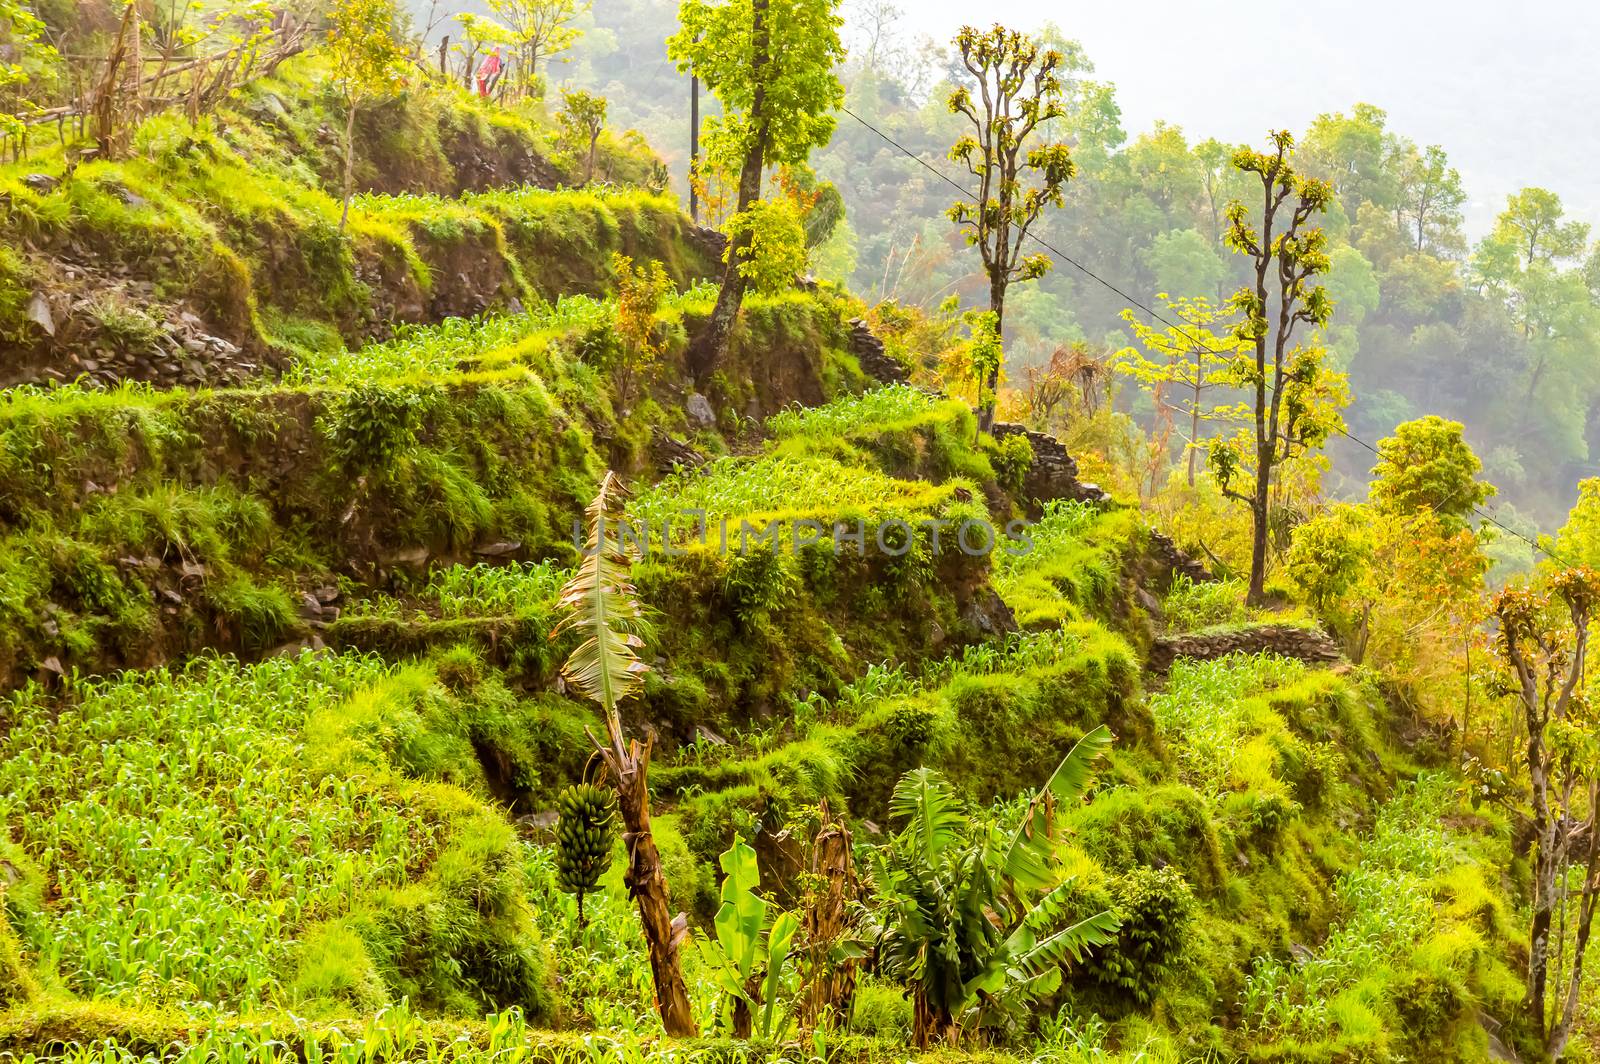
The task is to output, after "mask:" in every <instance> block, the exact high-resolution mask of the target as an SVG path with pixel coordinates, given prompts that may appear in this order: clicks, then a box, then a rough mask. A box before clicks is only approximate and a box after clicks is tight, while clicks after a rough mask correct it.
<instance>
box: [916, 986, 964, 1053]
mask: <svg viewBox="0 0 1600 1064" xmlns="http://www.w3.org/2000/svg"><path fill="white" fill-rule="evenodd" d="M960 1035H961V1028H960V1027H959V1026H957V1024H956V1021H955V1018H954V1017H952V1016H951V1015H949V1014H948V1013H945V1012H941V1011H939V1010H937V1009H935V1008H933V1007H932V1006H931V1005H929V1004H928V999H927V998H926V997H925V996H924V995H922V994H921V993H918V994H916V995H914V997H913V998H912V1023H911V1038H912V1041H914V1042H915V1043H916V1045H917V1048H918V1049H927V1048H929V1047H930V1046H933V1045H949V1046H953V1045H955V1044H956V1041H957V1039H958V1038H959V1037H960Z"/></svg>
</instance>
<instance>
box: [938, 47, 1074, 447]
mask: <svg viewBox="0 0 1600 1064" xmlns="http://www.w3.org/2000/svg"><path fill="white" fill-rule="evenodd" d="M955 43H956V47H957V48H958V49H959V50H960V52H961V65H962V67H963V68H964V69H965V71H966V73H967V75H968V76H969V78H970V83H969V84H958V85H957V86H956V87H955V88H954V89H953V90H952V91H951V93H950V101H949V106H950V110H951V112H952V113H954V114H958V115H962V116H964V117H965V118H966V119H967V121H968V122H969V123H971V125H972V132H970V133H966V134H964V135H963V136H962V137H961V139H960V140H958V141H956V143H955V145H954V146H953V147H951V149H950V158H952V159H954V160H955V161H957V162H960V163H964V164H965V165H966V167H967V170H968V171H969V172H971V174H972V176H973V177H975V178H977V179H978V192H977V198H976V200H975V201H967V200H957V201H956V202H955V204H953V205H952V206H951V207H950V210H949V212H948V213H949V216H950V219H951V220H952V221H953V222H955V223H956V225H957V226H958V227H959V228H960V229H961V231H962V232H963V233H964V234H965V236H966V238H967V243H968V244H970V245H975V246H976V247H977V248H978V253H979V254H980V255H981V256H982V258H983V270H984V274H985V275H986V276H987V278H988V281H989V310H990V312H991V313H992V314H993V315H994V324H995V334H996V336H997V337H1000V338H1002V340H1003V338H1004V336H1005V308H1006V290H1007V289H1008V288H1009V287H1010V286H1011V283H1012V282H1013V281H1028V280H1032V279H1034V278H1037V277H1043V276H1044V275H1045V274H1046V273H1048V272H1049V270H1050V256H1048V255H1046V254H1044V253H1042V252H1040V253H1036V254H1033V255H1024V254H1023V253H1022V244H1023V242H1024V241H1025V240H1026V239H1027V238H1028V232H1029V230H1030V229H1032V228H1033V225H1034V223H1035V222H1037V221H1038V220H1039V217H1040V215H1041V214H1042V213H1043V212H1044V209H1045V207H1047V206H1053V207H1060V206H1061V205H1062V202H1063V199H1062V190H1063V189H1064V188H1065V187H1066V184H1067V182H1068V181H1069V180H1070V179H1071V178H1072V175H1073V174H1074V173H1075V172H1076V167H1075V165H1074V164H1073V162H1072V155H1071V152H1070V151H1069V150H1068V148H1067V146H1066V144H1064V143H1060V142H1044V143H1039V142H1038V138H1036V136H1035V134H1036V133H1037V132H1038V131H1039V127H1040V126H1041V125H1042V124H1044V123H1047V122H1050V121H1052V120H1053V119H1057V118H1061V117H1064V116H1065V115H1066V108H1065V107H1064V105H1063V103H1062V95H1061V78H1060V68H1061V64H1062V56H1061V53H1060V52H1058V51H1056V50H1055V49H1053V48H1048V49H1047V48H1044V47H1042V46H1041V45H1040V44H1039V43H1038V42H1037V41H1035V40H1034V39H1033V38H1032V37H1029V36H1028V35H1027V34H1024V33H1019V32H1018V31H1016V30H1008V29H1006V28H1005V27H1004V26H1000V25H996V26H994V27H993V28H991V29H989V30H987V31H982V32H980V31H979V30H976V29H973V28H972V27H971V26H963V27H962V28H961V32H960V33H958V34H956V40H955ZM974 91H976V92H977V100H976V101H975V100H974V99H973V93H974ZM985 383H986V385H987V388H986V389H985V388H980V389H979V392H980V394H979V407H978V428H979V429H980V430H981V431H988V429H989V427H990V426H991V425H993V424H994V404H995V393H996V389H997V388H998V387H999V384H1000V367H999V366H998V365H996V366H995V367H994V369H993V371H992V372H991V373H990V375H989V379H988V381H987V382H985Z"/></svg>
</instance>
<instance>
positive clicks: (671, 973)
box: [606, 742, 699, 1038]
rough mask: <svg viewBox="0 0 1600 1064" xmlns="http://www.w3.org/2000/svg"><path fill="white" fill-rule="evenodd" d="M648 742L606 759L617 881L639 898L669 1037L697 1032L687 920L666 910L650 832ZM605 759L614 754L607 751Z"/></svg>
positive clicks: (663, 1023) (659, 1005) (667, 900)
mask: <svg viewBox="0 0 1600 1064" xmlns="http://www.w3.org/2000/svg"><path fill="white" fill-rule="evenodd" d="M653 745H654V743H653V742H646V743H645V745H644V746H643V747H641V746H640V745H639V744H638V743H637V742H630V743H629V744H628V749H627V751H626V754H625V755H624V757H623V758H622V759H620V760H621V763H619V764H612V765H611V766H610V767H611V769H612V776H613V778H614V779H615V781H616V788H617V807H618V810H619V811H620V812H621V814H622V824H623V827H624V828H625V829H626V830H625V832H624V834H623V836H622V840H623V843H624V844H625V845H626V846H627V849H628V868H627V871H626V872H625V873H624V875H623V882H624V883H625V884H626V885H627V887H628V893H629V894H631V895H632V896H633V898H634V900H635V901H637V902H638V903H639V923H640V924H641V926H642V927H643V928H644V938H645V944H646V945H647V946H648V947H649V950H650V974H651V976H652V977H653V978H654V980H655V987H656V1008H657V1009H658V1010H659V1011H660V1013H661V1026H662V1027H663V1028H664V1029H665V1030H666V1032H667V1034H669V1035H671V1036H673V1037H675V1038H693V1037H695V1036H696V1035H697V1034H699V1029H698V1028H697V1027H696V1026H695V1022H694V1013H693V1011H692V1010H691V1008H690V1006H689V988H688V984H687V983H686V982H685V981H684V978H683V959H682V957H681V956H680V954H679V948H678V947H679V946H680V945H681V944H682V942H683V939H684V936H685V935H686V934H687V923H686V921H685V920H684V919H683V918H681V917H677V918H675V917H674V916H673V914H672V899H671V895H670V894H669V893H668V892H667V880H666V877H665V876H664V875H663V874H662V872H661V854H660V853H659V852H658V851H657V850H656V841H655V837H654V836H653V835H652V834H651V833H650V785H649V779H648V776H649V770H650V751H651V747H652V746H653ZM607 753H608V756H607V758H606V760H607V761H608V762H612V761H614V760H617V759H616V758H615V757H614V755H610V752H609V751H608V752H607Z"/></svg>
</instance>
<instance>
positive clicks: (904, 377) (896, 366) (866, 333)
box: [850, 318, 911, 384]
mask: <svg viewBox="0 0 1600 1064" xmlns="http://www.w3.org/2000/svg"><path fill="white" fill-rule="evenodd" d="M850 353H851V354H852V355H855V356H856V361H857V362H858V363H860V364H861V372H863V373H865V374H866V375H867V376H869V377H871V378H872V379H873V380H878V381H882V382H883V383H884V384H904V383H906V382H907V381H909V380H910V379H911V374H910V372H909V371H907V369H906V368H905V367H904V366H902V365H901V364H900V363H899V362H897V361H895V360H894V359H892V358H890V357H889V353H888V352H887V351H885V350H884V347H883V341H882V340H880V339H878V337H877V336H876V335H875V334H874V333H873V331H872V326H870V325H868V324H867V323H866V322H865V321H863V320H861V319H860V318H852V319H850Z"/></svg>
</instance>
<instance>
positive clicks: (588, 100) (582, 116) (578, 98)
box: [556, 89, 606, 185]
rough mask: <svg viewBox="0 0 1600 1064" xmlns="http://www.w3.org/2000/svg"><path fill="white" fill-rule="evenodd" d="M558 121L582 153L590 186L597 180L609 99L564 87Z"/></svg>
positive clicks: (575, 148)
mask: <svg viewBox="0 0 1600 1064" xmlns="http://www.w3.org/2000/svg"><path fill="white" fill-rule="evenodd" d="M556 123H557V124H558V125H560V127H561V136H562V139H563V140H565V141H566V142H567V144H568V145H569V146H571V148H572V150H573V152H574V154H578V153H582V158H583V183H584V184H586V185H587V184H588V183H589V182H591V181H593V180H594V163H595V156H596V154H597V153H598V151H599V147H600V134H601V132H602V131H603V130H604V129H605V126H606V98H605V97H604V96H597V95H595V94H594V93H592V92H585V91H583V90H582V89H563V90H562V92H561V113H560V114H558V115H556Z"/></svg>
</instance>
